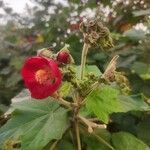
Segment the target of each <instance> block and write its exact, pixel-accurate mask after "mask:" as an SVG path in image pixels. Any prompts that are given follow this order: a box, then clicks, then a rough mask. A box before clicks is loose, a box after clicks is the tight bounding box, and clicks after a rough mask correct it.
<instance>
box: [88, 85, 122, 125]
mask: <svg viewBox="0 0 150 150" xmlns="http://www.w3.org/2000/svg"><path fill="white" fill-rule="evenodd" d="M118 94H119V91H118V90H116V89H114V88H112V87H110V86H104V87H101V88H97V89H95V90H93V91H92V92H91V93H90V94H89V95H88V96H87V97H86V107H87V108H88V109H89V110H90V111H92V112H93V113H94V114H95V115H96V116H97V117H98V118H99V119H100V120H101V121H103V122H104V123H108V120H109V115H110V114H111V113H113V112H118V111H120V104H119V101H118Z"/></svg>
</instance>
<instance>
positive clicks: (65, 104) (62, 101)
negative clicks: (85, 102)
mask: <svg viewBox="0 0 150 150" xmlns="http://www.w3.org/2000/svg"><path fill="white" fill-rule="evenodd" d="M57 102H58V103H59V104H62V105H64V106H66V107H68V108H72V106H77V104H76V103H70V102H68V101H66V100H64V99H63V98H59V99H58V100H57Z"/></svg>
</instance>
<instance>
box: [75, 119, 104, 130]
mask: <svg viewBox="0 0 150 150" xmlns="http://www.w3.org/2000/svg"><path fill="white" fill-rule="evenodd" d="M78 118H79V119H80V120H81V121H82V122H83V123H84V124H85V125H87V127H88V132H89V133H92V132H93V128H103V129H105V128H106V125H105V124H97V123H95V122H92V121H90V120H88V119H86V118H84V117H82V116H78Z"/></svg>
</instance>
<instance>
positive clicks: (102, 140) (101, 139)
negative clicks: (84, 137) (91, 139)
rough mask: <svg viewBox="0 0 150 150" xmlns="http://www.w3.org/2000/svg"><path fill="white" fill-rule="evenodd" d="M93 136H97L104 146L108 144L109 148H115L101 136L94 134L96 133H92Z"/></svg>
mask: <svg viewBox="0 0 150 150" xmlns="http://www.w3.org/2000/svg"><path fill="white" fill-rule="evenodd" d="M92 135H93V136H95V137H96V138H97V140H98V141H100V142H102V143H104V144H105V145H106V146H108V147H109V148H110V149H111V150H115V149H114V148H113V147H112V146H111V145H110V144H109V143H108V142H107V141H105V140H104V139H103V138H101V137H100V136H98V135H96V134H94V133H93V134H92Z"/></svg>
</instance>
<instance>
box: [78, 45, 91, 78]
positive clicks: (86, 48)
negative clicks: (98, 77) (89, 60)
mask: <svg viewBox="0 0 150 150" xmlns="http://www.w3.org/2000/svg"><path fill="white" fill-rule="evenodd" d="M88 49H89V44H87V43H84V45H83V50H82V57H81V76H80V77H81V80H82V79H83V77H84V70H85V64H86V57H87V53H88Z"/></svg>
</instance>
